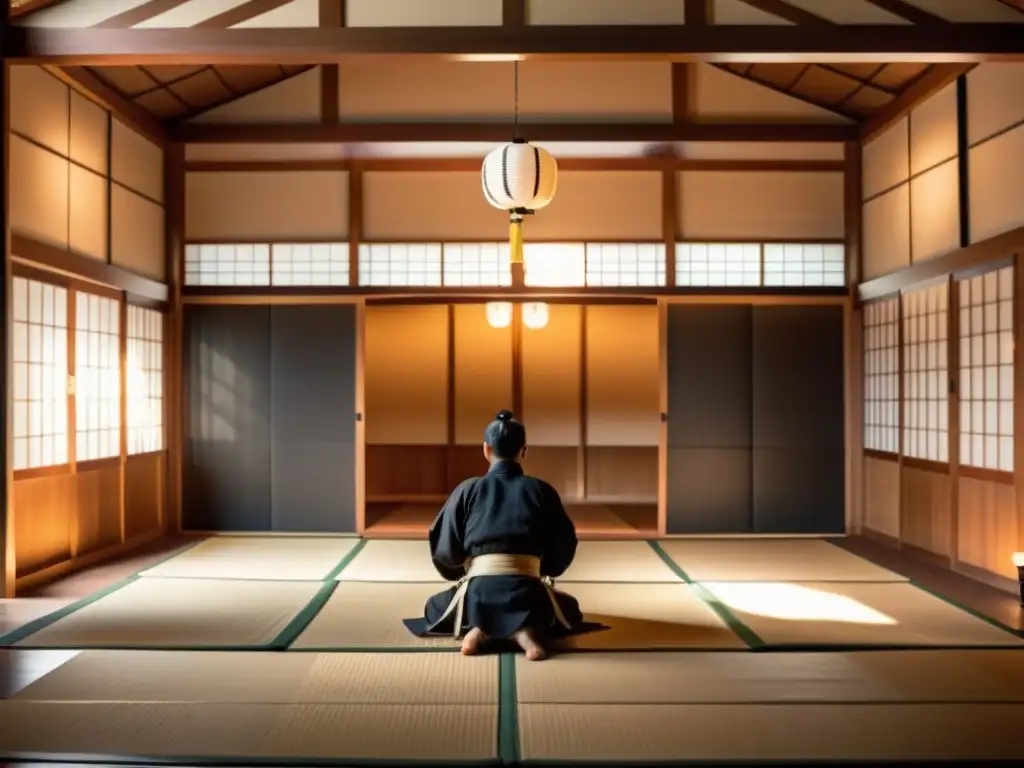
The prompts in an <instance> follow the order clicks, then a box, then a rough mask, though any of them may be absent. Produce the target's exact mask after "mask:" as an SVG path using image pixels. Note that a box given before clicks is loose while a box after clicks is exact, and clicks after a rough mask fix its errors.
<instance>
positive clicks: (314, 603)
mask: <svg viewBox="0 0 1024 768" xmlns="http://www.w3.org/2000/svg"><path fill="white" fill-rule="evenodd" d="M203 541H207V539H205V538H202V539H197V540H196V541H191V542H189V543H188V544H186V545H185V546H183V547H179V548H178V549H176V550H174V551H173V552H170V553H168V555H167V556H166V557H162V558H160V559H159V560H157V561H156V562H154V563H150V564H149V565H147V566H146V567H145V568H142V569H140V570H139V571H137V572H136V573H133V574H132V575H131V576H128V577H127V578H125V579H122V580H121V581H118V582H115V583H114V584H111V585H110V586H108V587H106V588H104V589H101V590H99V591H97V592H94V593H92V594H91V595H87V596H86V597H83V598H82V599H81V600H77V601H75V602H73V603H71V604H69V605H66V606H64V607H63V608H59V609H57V610H56V611H53V612H52V613H48V614H46V615H45V616H41V617H40V618H38V619H35V620H34V621H30V622H28V623H27V624H24V625H22V626H21V627H18V628H17V629H15V630H13V631H11V632H9V633H7V634H6V635H4V636H2V637H0V648H3V647H8V648H9V647H16V648H17V649H18V650H23V651H32V650H90V651H284V650H287V649H288V646H290V645H291V644H292V643H293V642H295V639H296V638H297V637H298V636H299V635H301V634H302V632H303V631H305V629H306V627H308V626H309V624H310V623H311V622H312V621H313V619H315V618H316V615H317V614H318V613H320V611H321V610H322V609H323V607H324V606H325V605H326V604H327V601H328V600H330V598H331V595H332V594H333V593H334V590H335V589H337V587H338V584H339V582H338V581H336V577H337V575H338V574H339V573H341V571H343V570H344V569H345V568H346V567H347V566H348V564H349V563H351V562H352V560H353V559H354V558H355V556H356V555H357V554H359V552H360V551H361V550H362V549H363V547H364V546H366V541H367V540H366V539H360V540H359V542H358V543H357V544H356V545H355V546H354V547H353V548H352V549H351V550H350V551H349V552H347V553H346V554H345V555H344V557H342V558H341V560H339V561H338V563H337V565H335V566H334V567H333V568H332V569H331V570H330V572H328V574H327V575H326V576H325V578H324V580H323V582H322V586H321V587H320V589H319V590H318V591H317V592H316V594H315V595H313V597H312V598H311V599H310V600H309V602H307V603H306V604H305V605H304V606H303V608H302V609H301V610H300V611H299V612H298V613H297V614H296V615H295V616H294V617H293V618H292V620H291V621H290V622H288V624H287V626H285V628H284V629H283V630H281V632H280V633H278V635H277V637H275V638H274V639H273V640H272V641H271V642H269V643H265V644H260V645H123V644H117V643H105V644H103V645H89V646H81V647H79V646H59V647H57V646H49V645H47V646H33V645H31V644H26V645H16V644H17V643H20V642H22V641H23V640H26V639H28V638H30V637H31V636H32V635H34V634H36V633H37V632H39V631H41V630H43V629H46V627H48V626H50V625H51V624H55V623H57V622H58V621H60V620H61V619H64V618H67V617H68V616H70V615H71V614H73V613H75V612H76V611H79V610H81V609H82V608H85V607H87V606H89V605H92V604H93V603H95V602H97V601H99V600H101V599H103V598H104V597H108V596H109V595H112V594H113V593H115V592H117V591H118V590H120V589H124V588H125V587H127V586H128V585H129V584H132V583H133V582H135V581H138V580H139V579H141V578H144V577H143V576H142V575H141V574H142V572H143V571H148V570H149V569H150V568H155V567H156V566H158V565H160V564H161V563H165V562H167V561H169V560H172V559H173V558H175V557H177V556H178V555H181V554H184V553H185V552H187V551H188V550H190V549H192V548H193V547H196V546H198V545H199V544H201V543H202V542H203ZM368 650H372V649H368Z"/></svg>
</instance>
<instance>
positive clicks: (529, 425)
mask: <svg viewBox="0 0 1024 768" xmlns="http://www.w3.org/2000/svg"><path fill="white" fill-rule="evenodd" d="M548 310H549V319H548V324H547V326H546V327H544V328H542V329H540V330H532V329H529V328H523V336H522V339H523V347H522V366H523V375H522V382H523V393H522V397H523V413H522V420H523V423H524V424H525V425H526V429H527V436H528V440H529V444H530V445H531V446H563V447H564V446H578V445H579V444H580V437H581V433H580V384H581V381H580V351H581V339H582V337H581V333H582V318H583V308H582V307H579V306H574V305H571V304H550V305H548ZM531 450H532V449H531Z"/></svg>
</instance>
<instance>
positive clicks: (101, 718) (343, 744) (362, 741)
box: [0, 701, 498, 763]
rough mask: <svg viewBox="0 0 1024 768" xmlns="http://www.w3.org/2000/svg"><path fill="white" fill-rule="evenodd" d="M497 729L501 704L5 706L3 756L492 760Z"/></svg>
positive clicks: (1, 706) (0, 737)
mask: <svg viewBox="0 0 1024 768" xmlns="http://www.w3.org/2000/svg"><path fill="white" fill-rule="evenodd" d="M497 723H498V708H497V706H496V705H466V704H451V705H425V704H334V705H331V704H165V703H160V704H146V703H118V704H102V703H101V704H96V703H50V702H43V703H41V702H29V701H0V745H2V754H3V755H5V756H12V755H13V756H32V755H39V754H45V755H49V756H58V757H59V756H64V755H67V756H98V757H101V759H102V758H106V759H110V758H111V757H119V758H128V759H130V758H140V757H141V758H171V757H173V758H177V759H179V760H181V761H183V762H184V761H188V759H189V758H192V759H193V760H202V759H203V758H225V757H233V758H235V759H236V760H242V761H244V760H245V759H247V758H253V759H258V760H266V759H269V758H285V759H291V760H301V759H319V760H324V759H331V760H333V761H335V762H337V763H344V762H346V759H347V760H353V761H354V760H367V759H379V760H395V759H402V758H406V759H408V758H410V757H412V759H414V760H436V761H469V760H487V759H495V758H496V757H497V732H498V727H497Z"/></svg>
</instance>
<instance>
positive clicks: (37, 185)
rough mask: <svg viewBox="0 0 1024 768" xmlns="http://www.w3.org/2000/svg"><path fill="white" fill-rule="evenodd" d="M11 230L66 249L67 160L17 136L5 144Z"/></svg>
mask: <svg viewBox="0 0 1024 768" xmlns="http://www.w3.org/2000/svg"><path fill="white" fill-rule="evenodd" d="M8 162H9V163H10V171H9V172H10V175H11V179H12V180H16V182H15V183H14V184H13V185H12V186H13V187H15V188H16V191H15V189H12V194H11V197H10V203H9V209H8V216H9V217H10V219H9V220H10V227H11V231H12V232H14V233H17V234H19V235H25V236H27V237H32V238H34V239H36V240H41V241H43V242H45V243H49V244H51V245H56V246H58V247H60V248H67V246H68V224H69V222H68V176H69V174H68V161H67V160H65V159H64V158H62V157H60V156H58V155H55V154H53V153H52V152H49V151H47V150H45V149H42V148H41V147H37V146H36V145H34V144H30V143H29V142H27V141H25V140H24V139H22V138H21V137H19V136H11V137H10V143H9V145H8Z"/></svg>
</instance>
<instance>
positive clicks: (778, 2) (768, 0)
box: [740, 0, 832, 26]
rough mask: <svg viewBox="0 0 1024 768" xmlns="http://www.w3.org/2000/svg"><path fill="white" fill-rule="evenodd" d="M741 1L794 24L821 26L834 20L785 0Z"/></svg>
mask: <svg viewBox="0 0 1024 768" xmlns="http://www.w3.org/2000/svg"><path fill="white" fill-rule="evenodd" d="M740 1H741V2H743V3H745V4H746V5H749V6H750V7H751V8H756V9H757V10H759V11H762V12H764V13H768V14H771V15H772V16H777V17H779V18H780V19H785V20H786V21H789V22H792V23H793V24H802V25H804V26H820V25H822V24H831V23H832V22H831V21H829V20H828V19H826V18H824V17H823V16H819V15H818V14H816V13H811V12H810V11H805V10H804V9H803V8H798V7H797V6H795V5H790V4H789V3H787V2H785V0H740Z"/></svg>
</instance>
